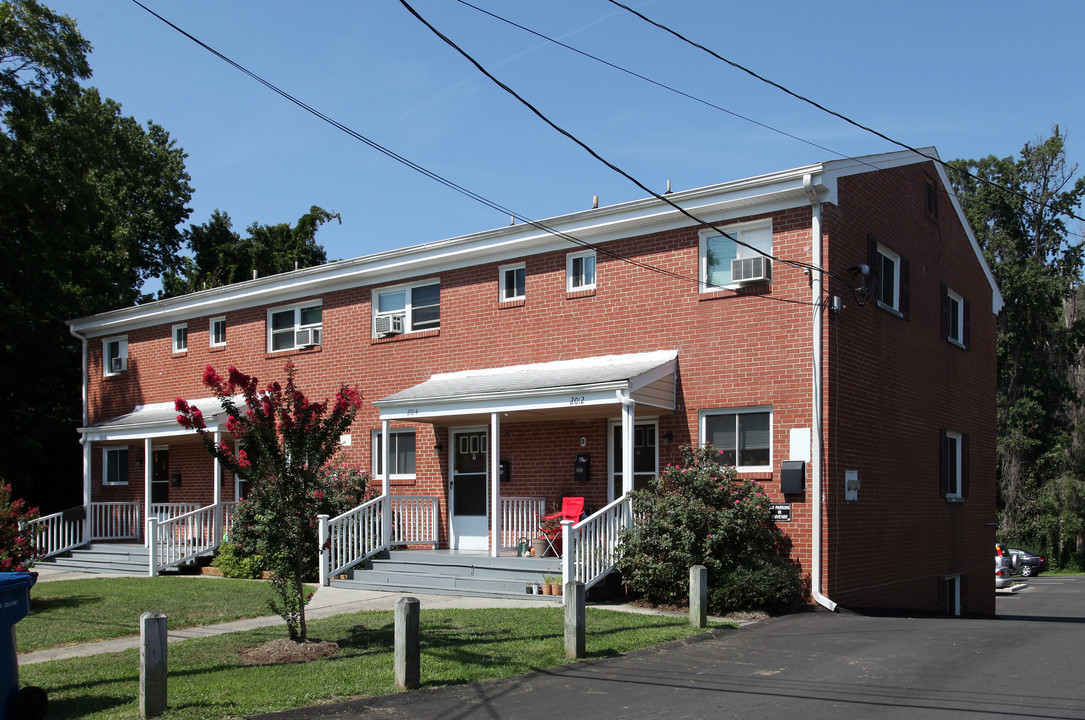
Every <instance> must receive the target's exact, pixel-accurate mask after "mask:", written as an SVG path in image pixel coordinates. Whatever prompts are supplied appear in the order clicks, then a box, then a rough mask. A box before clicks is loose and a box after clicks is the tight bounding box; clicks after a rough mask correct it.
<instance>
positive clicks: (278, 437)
mask: <svg viewBox="0 0 1085 720" xmlns="http://www.w3.org/2000/svg"><path fill="white" fill-rule="evenodd" d="M285 371H286V386H285V387H284V386H282V385H280V384H279V383H278V382H273V383H270V384H269V385H267V386H266V387H265V388H264V389H263V390H262V391H261V390H260V389H259V381H258V380H257V379H256V378H255V377H251V376H249V375H245V374H244V373H242V372H240V371H239V370H237V368H234V367H231V368H230V371H229V376H228V378H227V379H226V380H223V378H222V377H220V376H219V374H218V373H216V372H215V370H214V368H212V367H211V366H210V365H208V366H207V369H206V370H205V371H204V375H203V382H204V384H205V385H206V386H207V387H208V388H210V389H211V391H212V392H213V393H214V394H215V397H217V398H218V401H219V403H220V404H221V405H222V409H223V410H225V411H226V414H227V415H228V418H227V420H226V429H227V430H228V431H229V432H230V433H231V434H232V435H233V436H234V437H235V438H236V439H238V440H240V441H241V442H242V443H243V444H244V445H245V448H244V449H243V450H240V451H238V453H237V454H236V455H235V454H234V452H233V450H232V449H231V448H230V445H229V444H228V443H226V442H225V441H222V442H220V443H218V444H216V443H215V439H214V434H213V433H210V432H208V430H207V428H206V425H205V424H204V420H203V413H202V412H201V411H200V409H199V408H197V407H195V406H190V405H189V404H188V403H187V402H186V401H185V400H184V399H182V398H178V399H177V402H176V405H177V412H178V413H180V414H179V415H178V416H177V422H178V423H180V424H181V425H182V426H183V427H186V428H191V429H194V430H196V432H198V433H199V434H200V437H201V438H202V439H203V441H204V444H205V445H206V446H207V450H208V452H210V453H211V454H212V455H214V456H215V457H217V458H218V459H219V461H220V462H221V463H222V464H223V466H225V467H226V468H227V469H228V470H230V472H232V473H235V474H237V475H242V476H244V477H247V478H249V479H250V484H251V490H250V494H249V497H248V498H246V500H245V506H246V507H245V509H244V515H245V518H244V519H242V520H240V522H241V525H242V527H241V531H242V534H244V533H246V532H247V533H248V534H249V535H250V536H252V541H251V545H252V547H250V549H249V552H250V554H255V555H259V556H260V558H261V562H262V563H263V565H264V567H266V568H267V569H268V570H269V571H271V583H272V585H273V586H274V588H275V591H276V595H278V597H279V602H278V603H277V604H273V605H272V607H273V609H274V610H275V612H277V613H278V614H279V615H280V616H281V617H282V618H283V620H285V621H286V625H287V630H288V632H289V634H290V638H291V639H292V640H297V641H302V642H304V641H305V640H306V639H307V637H308V630H307V628H306V624H305V603H306V601H307V599H308V598H307V597H306V595H305V586H304V585H303V582H304V581H305V578H306V576H307V575H308V574H309V573H310V572H311V571H312V569H313V565H312V561H311V558H312V550H313V549H314V548H315V547H316V530H315V528H316V516H317V515H318V514H319V513H322V512H325V511H326V509H325V504H324V500H325V498H324V495H325V493H327V492H328V490H329V488H328V483H327V481H326V479H327V477H328V474H327V473H326V472H325V470H324V469H325V467H326V466H327V465H328V464H329V462H333V458H334V457H335V454H336V453H337V452H338V451H339V439H340V437H341V436H342V434H343V433H344V432H346V431H347V429H348V428H349V427H350V424H351V423H352V422H353V421H354V416H355V415H356V414H357V412H358V408H359V407H360V406H361V396H360V395H359V394H358V391H357V390H355V389H354V388H352V387H349V386H347V385H343V386H341V387H340V388H339V391H338V392H337V393H336V395H335V402H334V403H332V404H330V405H329V401H327V400H325V401H323V402H311V401H309V399H308V398H306V397H305V394H304V393H302V391H301V390H300V389H299V388H298V386H297V384H296V383H295V382H294V377H295V373H294V366H293V365H292V364H289V363H288V364H287V365H286V368H285ZM238 395H240V396H242V397H243V398H244V405H239V404H238V403H237V402H236V401H235V400H234V398H235V397H236V396H238ZM363 490H364V489H363ZM245 526H249V527H245ZM243 542H245V541H244V540H243ZM242 549H244V548H242Z"/></svg>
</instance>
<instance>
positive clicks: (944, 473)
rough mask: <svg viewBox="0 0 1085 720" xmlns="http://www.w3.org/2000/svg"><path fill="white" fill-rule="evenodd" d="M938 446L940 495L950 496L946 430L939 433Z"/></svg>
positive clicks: (943, 429)
mask: <svg viewBox="0 0 1085 720" xmlns="http://www.w3.org/2000/svg"><path fill="white" fill-rule="evenodd" d="M938 446H939V448H940V452H939V460H940V462H939V464H938V465H939V468H938V474H939V476H940V479H941V482H940V483H939V484H938V487H939V493H940V494H941V495H948V494H949V438H947V437H946V429H945V428H942V429H941V430H939V431H938Z"/></svg>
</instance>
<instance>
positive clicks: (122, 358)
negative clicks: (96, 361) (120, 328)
mask: <svg viewBox="0 0 1085 720" xmlns="http://www.w3.org/2000/svg"><path fill="white" fill-rule="evenodd" d="M126 370H128V338H126V337H114V338H106V339H105V340H103V341H102V374H103V375H105V376H107V377H108V376H110V375H119V374H120V373H123V372H125V371H126Z"/></svg>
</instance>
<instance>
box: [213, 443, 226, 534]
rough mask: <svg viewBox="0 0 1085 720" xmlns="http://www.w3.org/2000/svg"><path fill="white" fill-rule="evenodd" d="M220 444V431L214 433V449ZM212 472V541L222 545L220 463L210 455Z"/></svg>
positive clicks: (216, 456)
mask: <svg viewBox="0 0 1085 720" xmlns="http://www.w3.org/2000/svg"><path fill="white" fill-rule="evenodd" d="M221 442H222V431H221V430H216V431H215V447H218V444H219V443H221ZM211 457H212V460H211V463H212V468H213V469H212V471H211V475H212V477H213V478H214V483H215V490H214V493H213V494H212V498H213V500H212V502H214V504H215V510H214V518H215V520H214V522H215V528H214V533H213V540H214V543H215V545H220V544H222V534H223V533H222V463H221V462H219V459H218V455H212V456H211Z"/></svg>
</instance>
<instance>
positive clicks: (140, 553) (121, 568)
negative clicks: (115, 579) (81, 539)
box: [44, 543, 150, 575]
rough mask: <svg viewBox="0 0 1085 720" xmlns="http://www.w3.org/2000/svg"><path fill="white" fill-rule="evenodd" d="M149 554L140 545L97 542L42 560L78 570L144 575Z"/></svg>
mask: <svg viewBox="0 0 1085 720" xmlns="http://www.w3.org/2000/svg"><path fill="white" fill-rule="evenodd" d="M149 556H150V554H149V553H148V551H147V548H145V547H143V546H141V545H131V544H123V545H120V544H117V545H111V544H107V543H97V544H92V545H87V546H84V547H81V548H76V549H75V550H72V551H71V553H70V555H69V556H67V557H53V558H49V559H48V560H46V561H44V562H49V563H52V564H53V565H54V566H56V567H62V568H67V569H69V570H77V571H80V572H98V573H123V574H126V575H146V574H147V565H148V563H149Z"/></svg>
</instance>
